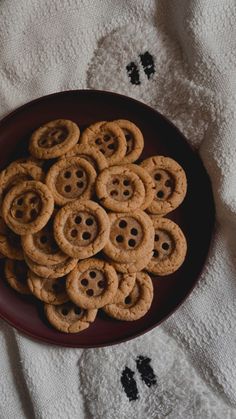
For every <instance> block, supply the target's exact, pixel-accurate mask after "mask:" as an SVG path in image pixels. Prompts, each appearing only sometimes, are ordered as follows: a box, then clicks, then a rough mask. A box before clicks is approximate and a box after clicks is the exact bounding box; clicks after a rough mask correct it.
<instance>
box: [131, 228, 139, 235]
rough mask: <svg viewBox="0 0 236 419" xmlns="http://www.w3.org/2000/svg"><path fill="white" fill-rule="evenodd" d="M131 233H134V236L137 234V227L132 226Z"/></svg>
mask: <svg viewBox="0 0 236 419" xmlns="http://www.w3.org/2000/svg"><path fill="white" fill-rule="evenodd" d="M130 233H131V234H132V236H137V235H138V230H137V229H136V228H131V230H130Z"/></svg>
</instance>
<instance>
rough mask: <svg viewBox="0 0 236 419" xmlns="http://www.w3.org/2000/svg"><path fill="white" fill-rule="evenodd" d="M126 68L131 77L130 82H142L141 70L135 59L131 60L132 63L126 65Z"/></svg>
mask: <svg viewBox="0 0 236 419" xmlns="http://www.w3.org/2000/svg"><path fill="white" fill-rule="evenodd" d="M126 70H127V73H128V76H129V78H130V82H131V83H132V84H140V80H139V70H138V67H137V65H136V64H135V63H134V62H133V61H131V63H129V64H128V65H127V66H126Z"/></svg>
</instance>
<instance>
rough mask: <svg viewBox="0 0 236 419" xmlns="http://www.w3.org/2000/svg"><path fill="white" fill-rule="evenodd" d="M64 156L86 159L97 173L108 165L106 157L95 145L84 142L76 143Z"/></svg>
mask: <svg viewBox="0 0 236 419" xmlns="http://www.w3.org/2000/svg"><path fill="white" fill-rule="evenodd" d="M65 157H81V158H83V159H85V160H87V161H88V162H89V163H90V164H91V165H92V166H93V168H94V169H95V170H96V172H97V173H99V172H101V171H102V170H104V169H106V167H108V163H107V159H106V157H105V156H104V155H103V154H102V153H101V151H99V149H98V148H96V147H90V146H88V145H84V144H76V145H75V146H74V147H73V148H72V149H71V150H70V151H68V153H66V156H65Z"/></svg>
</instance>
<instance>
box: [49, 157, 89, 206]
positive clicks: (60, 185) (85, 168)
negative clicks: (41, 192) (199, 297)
mask: <svg viewBox="0 0 236 419" xmlns="http://www.w3.org/2000/svg"><path fill="white" fill-rule="evenodd" d="M96 176H97V174H96V171H95V169H94V168H93V166H92V165H91V164H90V163H89V162H88V161H86V160H85V159H82V158H80V157H66V158H64V159H60V160H58V161H57V162H56V163H55V164H54V165H53V166H52V167H51V168H50V169H49V171H48V173H47V176H46V185H47V186H48V188H49V189H50V191H51V193H52V194H53V197H54V200H55V203H56V204H57V205H65V204H68V202H73V201H75V200H76V199H89V198H91V196H92V193H93V190H94V183H95V179H96Z"/></svg>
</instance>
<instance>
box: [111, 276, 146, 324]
mask: <svg viewBox="0 0 236 419" xmlns="http://www.w3.org/2000/svg"><path fill="white" fill-rule="evenodd" d="M152 300H153V285H152V280H151V278H150V277H149V275H148V274H146V273H145V272H137V274H136V282H135V285H134V287H133V289H132V291H131V293H130V294H129V295H128V296H126V297H124V299H123V301H122V302H120V303H118V304H108V305H106V306H105V307H103V310H104V311H105V313H106V314H108V316H111V317H113V318H114V319H118V320H127V321H133V320H138V319H140V318H141V317H143V316H144V315H145V314H146V313H147V312H148V310H149V308H150V307H151V304H152Z"/></svg>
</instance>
